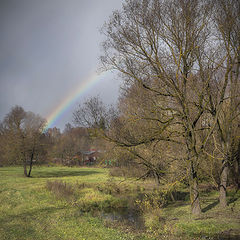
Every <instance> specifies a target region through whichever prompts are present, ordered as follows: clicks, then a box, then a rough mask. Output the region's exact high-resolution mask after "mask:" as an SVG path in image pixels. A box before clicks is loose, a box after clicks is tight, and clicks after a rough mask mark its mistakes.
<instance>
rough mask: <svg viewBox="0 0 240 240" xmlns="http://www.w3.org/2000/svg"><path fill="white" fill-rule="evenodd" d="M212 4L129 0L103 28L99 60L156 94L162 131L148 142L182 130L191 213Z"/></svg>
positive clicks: (196, 206)
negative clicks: (101, 52) (103, 35)
mask: <svg viewBox="0 0 240 240" xmlns="http://www.w3.org/2000/svg"><path fill="white" fill-rule="evenodd" d="M211 9H212V4H210V1H197V0H192V1H190V0H180V1H176V0H171V1H164V0H144V1H141V2H140V1H136V0H130V1H126V3H125V4H123V10H122V11H121V12H119V11H116V12H114V13H113V15H112V17H111V18H110V20H109V22H108V23H107V24H106V25H105V27H104V29H103V32H104V34H105V35H106V37H107V40H106V41H105V42H104V43H103V48H104V56H103V57H102V58H101V59H102V63H103V65H104V66H105V67H106V69H115V70H117V71H118V72H120V73H121V75H122V77H123V78H124V79H125V82H126V86H132V85H133V84H135V83H138V84H139V85H140V86H141V87H142V88H143V89H144V90H145V91H150V92H151V93H152V94H154V96H155V98H157V99H158V101H156V104H155V109H156V111H159V112H160V111H161V112H162V115H163V116H164V117H163V119H162V118H159V117H157V118H156V119H154V118H152V119H149V121H156V122H161V123H162V124H161V127H160V128H159V129H162V130H163V131H162V130H161V131H159V132H158V134H156V135H155V136H154V138H150V139H148V140H146V141H149V140H151V141H154V140H156V141H162V142H169V141H172V142H174V141H175V142H176V141H179V140H180V135H179V134H174V133H176V132H177V131H176V127H174V128H173V127H172V126H176V125H178V129H179V132H182V134H181V142H182V143H184V145H183V146H184V148H185V152H186V155H185V164H186V167H187V168H188V173H189V183H190V195H191V206H192V213H194V214H199V213H200V211H201V208H200V202H199V192H198V175H197V170H198V166H199V164H200V162H199V161H200V156H201V154H202V147H203V146H204V144H202V143H200V142H199V141H200V140H199V138H198V134H197V132H198V131H199V128H200V126H201V119H202V117H203V115H204V113H205V111H206V109H207V104H208V98H207V97H206V96H207V92H208V89H209V85H210V83H209V82H210V80H211V75H212V71H211V69H212V66H211V65H209V64H208V63H209V62H210V59H211V60H212V56H211V54H210V53H211V51H209V49H210V47H211V41H209V40H210V38H211V37H212V36H211V31H210V28H211V26H210V16H211V14H210V12H211ZM212 47H213V46H212ZM214 48H215V47H214ZM208 52H209V53H208ZM144 118H145V117H144ZM146 141H145V142H146ZM140 144H142V141H141V140H139V141H135V143H134V144H129V147H131V146H134V145H135V146H136V145H140Z"/></svg>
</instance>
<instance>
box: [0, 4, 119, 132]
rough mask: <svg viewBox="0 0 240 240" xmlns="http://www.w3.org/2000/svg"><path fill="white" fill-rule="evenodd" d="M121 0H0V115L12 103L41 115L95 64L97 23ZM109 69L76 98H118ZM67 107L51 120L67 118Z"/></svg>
mask: <svg viewBox="0 0 240 240" xmlns="http://www.w3.org/2000/svg"><path fill="white" fill-rule="evenodd" d="M121 3H122V1H121V0H0V33H1V34H0V120H2V119H3V118H4V116H5V115H6V114H7V113H8V112H9V111H10V109H11V107H13V106H14V105H16V104H17V105H20V106H22V107H23V108H24V109H25V110H26V111H33V112H34V113H38V114H40V115H41V116H42V117H45V118H46V117H47V116H48V115H49V114H50V113H51V112H52V111H53V110H54V109H55V108H56V106H58V104H59V103H60V102H61V101H62V99H64V98H65V97H66V96H67V95H68V94H69V93H70V92H72V91H73V89H74V88H76V87H77V86H79V84H80V82H81V81H83V80H85V79H86V76H88V74H89V73H90V72H92V71H93V69H96V68H97V66H98V63H99V60H98V58H99V56H100V53H101V51H100V43H101V41H102V40H103V36H101V34H100V33H99V30H100V28H101V27H102V25H103V24H104V22H105V21H106V20H108V18H109V16H110V14H111V13H112V11H113V10H115V9H120V8H121ZM118 89H119V81H117V80H116V77H115V78H114V77H113V76H112V75H111V74H110V75H109V74H108V75H107V77H106V78H105V79H103V80H102V82H101V83H99V84H96V85H95V86H93V87H92V88H91V89H90V90H89V91H88V92H87V93H85V94H83V95H82V96H80V98H79V102H83V101H84V99H86V98H88V97H89V96H91V95H92V96H95V95H97V94H99V95H100V97H102V99H103V101H104V102H106V103H114V102H116V100H117V97H118V91H119V90H118ZM76 106H77V105H76V104H73V105H72V106H71V108H69V110H68V111H67V112H66V113H65V115H63V116H62V117H61V119H60V120H59V121H58V122H57V123H56V126H57V127H60V128H61V129H63V128H64V125H65V123H67V122H71V121H72V111H73V110H74V109H75V108H76Z"/></svg>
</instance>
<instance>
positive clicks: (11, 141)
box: [2, 106, 45, 177]
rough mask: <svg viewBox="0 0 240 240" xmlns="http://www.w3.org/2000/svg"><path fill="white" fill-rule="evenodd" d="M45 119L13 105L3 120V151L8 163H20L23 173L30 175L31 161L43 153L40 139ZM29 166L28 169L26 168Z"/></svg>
mask: <svg viewBox="0 0 240 240" xmlns="http://www.w3.org/2000/svg"><path fill="white" fill-rule="evenodd" d="M44 125H45V120H44V119H43V118H41V117H40V116H39V115H36V114H34V113H32V112H25V111H24V109H23V108H22V107H20V106H15V107H13V108H12V109H11V111H10V112H9V113H8V114H7V115H6V117H5V118H4V121H3V130H2V134H3V136H4V143H3V144H4V153H5V157H6V158H7V159H8V161H9V163H12V164H19V163H20V164H22V166H23V168H24V175H25V176H26V177H30V176H31V171H32V165H33V161H34V160H37V158H38V157H39V154H40V153H43V148H44V146H43V144H42V139H43V137H44V135H43V128H44ZM27 167H29V169H27Z"/></svg>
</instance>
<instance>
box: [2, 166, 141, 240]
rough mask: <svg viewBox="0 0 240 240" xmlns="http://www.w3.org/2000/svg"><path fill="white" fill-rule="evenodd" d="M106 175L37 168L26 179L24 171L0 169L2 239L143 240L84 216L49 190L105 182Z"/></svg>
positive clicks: (101, 171)
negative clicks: (53, 184)
mask: <svg viewBox="0 0 240 240" xmlns="http://www.w3.org/2000/svg"><path fill="white" fill-rule="evenodd" d="M107 173H108V170H106V169H98V168H67V167H49V168H48V167H38V168H34V169H33V177H32V178H25V177H23V170H22V168H19V167H8V168H0V239H1V240H9V239H11V240H14V239H16V240H24V239H27V240H30V239H34V240H35V239H39V240H41V239H44V240H46V239H49V240H50V239H51V240H52V239H66V240H71V239H73V240H77V239H81V240H83V239H90V240H91V239H109V240H112V239H126V240H127V239H140V238H137V237H135V236H134V235H132V234H130V233H128V234H125V233H123V232H121V231H119V230H116V229H112V228H108V227H106V226H104V224H103V223H102V221H101V220H100V219H98V218H94V217H92V216H90V215H86V214H84V215H83V214H81V212H80V211H79V208H78V207H77V206H73V205H71V204H69V203H68V202H66V201H64V200H58V199H56V198H55V196H54V194H52V193H51V192H49V191H48V190H47V189H46V182H47V181H49V180H51V181H52V180H59V179H61V180H63V181H65V182H67V183H72V184H74V183H76V182H78V183H79V182H89V183H92V184H94V183H101V182H105V181H106V180H107V179H108V174H107Z"/></svg>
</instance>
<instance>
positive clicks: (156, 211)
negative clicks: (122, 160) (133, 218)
mask: <svg viewBox="0 0 240 240" xmlns="http://www.w3.org/2000/svg"><path fill="white" fill-rule="evenodd" d="M32 174H33V175H32V177H31V178H26V177H24V176H23V169H22V168H20V167H4V168H0V240H8V239H11V240H12V239H13V240H14V239H16V240H31V239H34V240H35V239H40V240H41V239H44V240H45V239H49V240H54V239H66V240H71V239H72V240H78V239H79V240H83V239H87V240H91V239H98V240H99V239H100V240H101V239H103V240H104V239H111V240H112V239H116V240H117V239H126V240H130V239H138V240H140V239H171V240H172V239H202V237H204V238H206V239H221V238H219V236H226V239H238V238H239V236H240V193H239V192H238V193H235V192H234V190H230V191H228V192H229V193H228V203H229V205H228V207H227V209H225V210H224V211H223V210H222V209H221V208H220V207H219V204H218V201H217V199H218V192H216V191H212V192H209V193H206V192H205V193H204V192H202V193H201V206H202V210H203V213H202V214H201V215H200V216H197V217H194V216H192V215H191V214H190V206H189V200H188V197H187V196H186V189H182V191H180V192H179V194H182V196H183V197H185V196H186V198H185V200H182V201H177V202H174V203H171V202H170V203H168V204H167V206H166V207H154V206H152V205H151V204H152V203H151V202H152V200H153V201H154V202H155V203H157V202H158V201H159V199H160V198H159V199H157V196H158V195H157V193H158V192H157V190H156V189H157V186H156V185H154V183H153V182H151V181H145V182H141V181H140V182H136V181H135V180H134V179H128V180H125V181H122V180H123V179H120V178H110V177H109V174H108V169H100V168H68V167H34V169H33V173H32ZM184 191H185V192H184ZM152 193H155V195H151V194H152ZM146 196H147V198H146V201H145V202H144V201H143V200H144V197H146ZM149 196H150V198H149ZM152 197H153V198H152ZM140 199H141V201H140ZM183 199H184V198H183ZM136 200H139V204H140V205H141V204H142V205H141V206H140V209H142V211H143V212H142V218H143V220H144V222H145V227H146V228H145V229H142V230H141V232H140V233H137V231H136V229H135V230H134V229H132V228H131V227H129V226H128V223H127V224H124V223H120V222H114V221H109V219H108V220H106V219H102V218H101V217H99V215H98V214H96V213H97V212H98V211H105V210H106V209H109V208H110V209H121V208H123V207H128V208H129V209H130V208H132V207H136V206H135V205H136ZM134 204H135V205H134ZM155 206H156V205H155ZM93 216H95V217H93ZM222 239H224V238H222Z"/></svg>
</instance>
